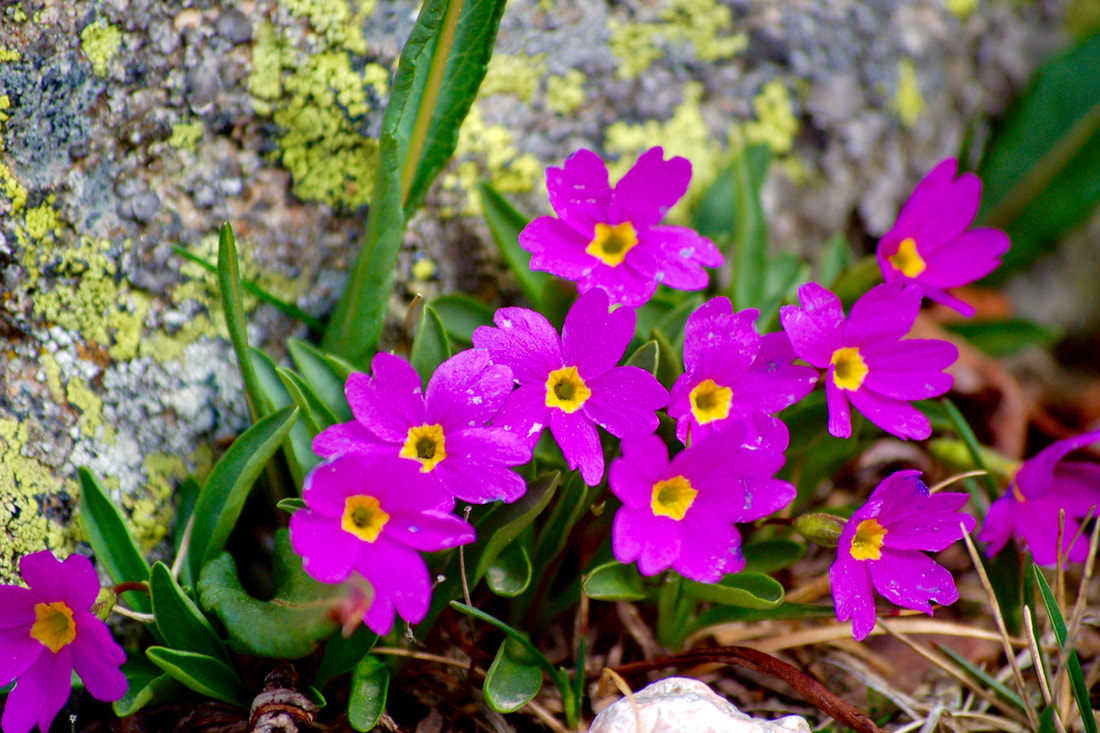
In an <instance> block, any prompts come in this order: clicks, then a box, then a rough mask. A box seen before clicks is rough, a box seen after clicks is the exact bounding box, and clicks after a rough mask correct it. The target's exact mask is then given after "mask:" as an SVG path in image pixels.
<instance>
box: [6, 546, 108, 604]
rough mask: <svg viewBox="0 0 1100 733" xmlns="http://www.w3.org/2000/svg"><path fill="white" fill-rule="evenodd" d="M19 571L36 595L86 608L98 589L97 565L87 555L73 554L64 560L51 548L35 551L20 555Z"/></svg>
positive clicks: (92, 600) (93, 600)
mask: <svg viewBox="0 0 1100 733" xmlns="http://www.w3.org/2000/svg"><path fill="white" fill-rule="evenodd" d="M19 574H20V575H22V576H23V580H24V581H26V583H27V585H28V586H30V587H31V588H34V591H35V593H36V594H37V595H39V596H40V597H42V598H50V599H51V600H57V601H64V602H65V603H67V604H69V606H70V607H71V608H87V607H89V606H91V605H92V603H94V602H95V597H96V594H98V593H99V581H98V579H97V578H96V574H95V569H93V568H92V564H91V563H90V562H88V559H87V558H82V557H81V556H79V555H70V556H69V557H68V558H66V559H65V561H64V562H62V561H60V560H58V559H57V558H56V557H54V556H53V553H51V552H34V553H31V554H29V555H23V556H22V557H21V558H19Z"/></svg>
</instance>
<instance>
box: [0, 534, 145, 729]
mask: <svg viewBox="0 0 1100 733" xmlns="http://www.w3.org/2000/svg"><path fill="white" fill-rule="evenodd" d="M19 572H20V573H21V574H22V576H23V580H25V581H26V583H27V585H28V586H29V587H27V588H23V587H21V586H18V585H0V687H3V686H5V685H8V684H9V683H11V682H12V681H13V680H15V681H16V684H15V688H14V689H12V691H11V692H9V693H8V699H7V702H5V703H4V714H3V717H2V718H0V727H2V728H3V731H4V733H27V732H28V731H29V730H31V729H32V728H33V727H34V726H35V725H36V724H37V725H38V728H39V730H43V731H48V730H49V729H50V724H51V723H52V722H53V719H54V718H55V717H56V716H57V713H58V712H59V711H60V710H61V708H62V706H64V704H65V701H66V700H68V699H69V692H70V690H71V689H72V673H73V670H74V669H75V670H76V673H77V674H78V675H80V679H81V681H82V682H83V683H84V687H85V688H86V689H87V690H88V692H89V693H91V695H92V697H95V698H97V699H99V700H104V701H107V702H113V701H115V700H118V699H120V698H121V697H122V696H123V695H124V694H125V693H126V677H125V676H124V675H123V674H122V671H121V670H120V669H119V667H121V666H122V663H123V662H124V661H126V654H125V653H124V652H123V651H122V647H120V646H119V645H118V644H116V643H115V640H114V639H112V638H111V632H110V631H108V629H107V624H105V623H103V622H102V621H100V620H99V619H98V618H96V616H95V615H94V614H93V613H92V605H93V604H94V603H95V600H96V596H98V595H99V578H97V577H96V572H95V568H93V567H92V563H91V561H90V560H88V558H86V557H83V556H81V555H70V556H69V557H67V558H65V560H64V562H62V561H59V560H58V559H57V558H56V557H54V556H53V553H51V552H50V551H49V550H43V551H41V552H35V553H32V554H30V555H24V556H23V557H21V558H19Z"/></svg>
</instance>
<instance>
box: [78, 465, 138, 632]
mask: <svg viewBox="0 0 1100 733" xmlns="http://www.w3.org/2000/svg"><path fill="white" fill-rule="evenodd" d="M77 474H78V475H79V476H80V503H79V504H78V511H79V512H80V520H81V521H82V522H83V523H84V531H85V532H86V533H87V535H88V544H90V545H91V546H92V552H94V553H95V557H96V560H98V561H99V563H100V564H101V565H102V566H103V568H104V569H105V570H106V571H107V575H109V576H110V577H111V580H113V581H114V582H116V583H125V582H128V581H134V582H139V583H143V582H145V581H147V580H148V579H149V564H148V563H147V562H145V557H144V556H143V555H142V554H141V550H139V549H138V546H137V543H136V542H134V536H133V535H132V534H130V528H129V527H127V526H126V522H125V520H123V518H122V513H121V512H119V510H118V507H116V506H115V505H114V503H113V502H112V501H111V500H110V499H109V498H107V493H106V492H105V491H104V490H103V487H102V486H100V485H99V481H98V480H96V477H95V475H94V474H92V472H91V471H89V470H88V469H87V468H84V467H83V466H81V467H80V468H79V469H78V470H77ZM122 595H123V597H124V598H125V600H126V603H127V605H129V606H130V607H131V608H133V609H134V610H136V611H141V612H142V613H149V609H150V608H152V606H151V605H150V603H149V597H148V596H146V595H145V594H143V593H139V592H137V591H129V592H127V593H123V594H122Z"/></svg>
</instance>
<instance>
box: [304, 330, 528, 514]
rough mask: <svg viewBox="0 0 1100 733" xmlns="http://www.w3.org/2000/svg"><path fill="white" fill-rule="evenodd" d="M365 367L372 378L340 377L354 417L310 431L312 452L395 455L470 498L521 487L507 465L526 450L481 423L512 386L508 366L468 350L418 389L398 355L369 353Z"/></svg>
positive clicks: (487, 498)
mask: <svg viewBox="0 0 1100 733" xmlns="http://www.w3.org/2000/svg"><path fill="white" fill-rule="evenodd" d="M371 371H372V372H373V374H374V376H373V377H371V376H367V375H366V374H360V373H355V374H352V375H351V376H349V377H348V381H347V384H346V385H345V387H344V391H345V394H346V395H347V398H348V405H350V406H351V410H352V413H353V414H354V415H355V419H354V420H352V421H350V422H346V423H341V424H339V425H333V426H331V427H329V428H327V429H325V430H323V431H321V432H320V433H318V435H317V437H316V438H314V440H313V450H314V451H315V452H316V453H317V455H319V456H323V457H331V456H338V455H341V454H344V453H362V454H378V455H395V456H401V457H402V458H405V459H408V460H410V461H415V462H417V463H418V464H419V465H420V471H421V472H422V473H426V474H428V475H429V476H431V478H432V479H433V480H435V481H437V482H438V483H439V486H440V488H442V489H443V490H444V491H445V492H447V493H448V494H450V495H451V496H454V497H457V498H459V499H462V500H463V501H469V502H473V503H475V504H485V503H487V502H491V501H497V500H503V501H507V502H511V501H515V500H516V499H518V498H519V497H520V496H522V495H523V493H524V492H525V491H526V490H527V484H526V483H524V481H523V478H522V477H521V476H520V475H519V474H517V473H515V472H514V471H512V470H510V468H511V467H512V466H518V465H521V464H524V463H526V462H527V461H529V460H531V450H530V448H528V447H527V446H526V445H525V444H524V442H523V441H522V440H520V439H519V438H517V437H516V436H515V435H512V434H511V433H508V432H506V431H504V430H501V429H500V428H494V427H489V426H487V425H486V423H487V422H488V421H489V420H491V419H492V418H493V416H495V415H496V414H497V411H498V410H500V408H501V406H502V405H503V404H504V401H505V400H506V399H507V397H508V395H509V393H511V391H512V371H511V370H510V369H509V368H508V367H507V366H505V365H503V364H490V363H489V352H488V351H485V350H484V349H468V350H466V351H463V352H460V353H458V354H455V355H454V356H452V357H451V358H450V359H448V360H447V361H445V362H443V363H442V364H440V365H439V368H438V369H436V370H435V373H434V374H432V377H431V379H430V380H428V390H427V394H426V395H425V394H422V393H421V391H420V376H419V375H418V374H417V373H416V370H415V369H413V368H412V366H411V365H409V363H408V362H406V361H404V360H403V359H401V358H399V357H396V356H394V355H392V354H385V353H379V354H376V355H375V356H374V359H373V360H372V362H371Z"/></svg>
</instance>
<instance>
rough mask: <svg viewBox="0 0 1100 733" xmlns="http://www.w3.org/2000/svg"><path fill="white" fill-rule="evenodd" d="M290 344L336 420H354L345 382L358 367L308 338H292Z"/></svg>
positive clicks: (300, 367) (292, 355)
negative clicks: (355, 367) (304, 339)
mask: <svg viewBox="0 0 1100 733" xmlns="http://www.w3.org/2000/svg"><path fill="white" fill-rule="evenodd" d="M287 348H288V349H289V350H290V358H292V359H293V360H294V365H295V366H297V367H298V371H299V372H301V373H302V378H303V379H305V380H306V384H308V385H309V386H310V389H312V390H313V393H314V394H316V395H317V397H318V399H320V400H321V402H323V403H325V407H327V408H328V409H329V412H331V413H332V415H333V422H334V423H341V422H348V421H349V420H352V419H353V416H352V414H351V408H350V407H348V401H347V398H345V397H344V383H345V382H347V379H348V374H350V373H351V372H352V371H355V369H354V367H352V366H351V365H350V364H341V363H340V360H339V359H338V358H337V357H335V356H334V355H332V354H328V353H325V352H323V351H321V350H320V349H318V348H317V347H316V346H314V345H313V344H310V343H308V342H306V341H300V340H298V339H290V340H289V341H288V342H287Z"/></svg>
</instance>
